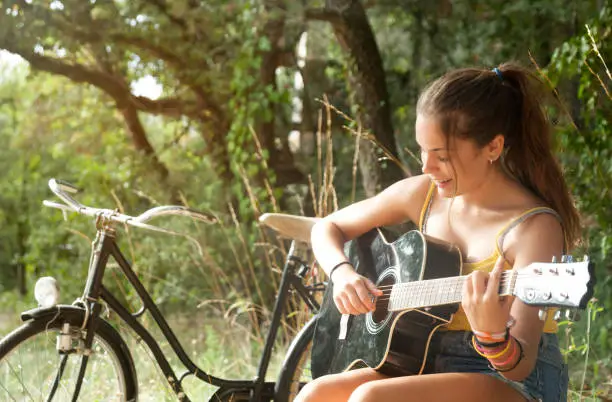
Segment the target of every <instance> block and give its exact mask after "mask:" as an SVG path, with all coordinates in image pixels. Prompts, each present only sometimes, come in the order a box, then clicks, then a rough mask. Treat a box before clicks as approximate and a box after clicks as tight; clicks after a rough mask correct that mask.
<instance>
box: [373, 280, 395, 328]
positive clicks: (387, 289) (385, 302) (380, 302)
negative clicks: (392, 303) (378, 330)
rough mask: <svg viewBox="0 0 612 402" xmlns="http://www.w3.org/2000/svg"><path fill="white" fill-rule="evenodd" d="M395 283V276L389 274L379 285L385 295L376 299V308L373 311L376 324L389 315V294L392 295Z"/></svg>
mask: <svg viewBox="0 0 612 402" xmlns="http://www.w3.org/2000/svg"><path fill="white" fill-rule="evenodd" d="M394 284H395V278H394V277H393V276H387V277H386V278H384V279H383V280H381V281H380V282H379V283H378V284H377V287H378V288H379V289H380V290H382V291H383V295H382V296H379V297H378V299H376V310H374V311H373V312H372V321H373V322H374V323H375V324H378V323H381V322H383V321H384V320H385V319H386V318H387V316H388V315H389V310H388V308H389V296H390V295H391V286H393V285H394Z"/></svg>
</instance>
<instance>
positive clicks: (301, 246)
mask: <svg viewBox="0 0 612 402" xmlns="http://www.w3.org/2000/svg"><path fill="white" fill-rule="evenodd" d="M49 187H50V189H51V190H52V191H53V193H55V195H57V196H58V197H59V198H60V199H61V200H62V201H63V203H58V202H53V201H44V202H43V203H44V205H45V206H47V207H51V208H57V209H60V210H62V211H69V212H77V213H80V214H83V215H88V216H91V217H94V218H95V227H96V238H95V240H94V241H93V243H92V253H91V258H90V262H89V271H88V275H87V281H86V284H85V288H84V291H83V297H81V298H79V299H77V301H75V303H73V304H72V305H61V304H55V303H57V301H56V300H52V301H51V303H50V304H52V305H48V306H43V307H38V308H35V309H33V310H29V311H26V312H23V313H22V314H21V318H22V320H23V321H24V322H25V323H24V324H23V325H22V326H20V327H19V328H17V329H15V330H13V331H12V332H11V333H9V334H8V335H7V336H6V337H4V338H3V339H2V340H1V341H0V400H3V401H4V400H22V399H24V400H39V399H40V400H46V401H59V400H61V401H63V400H72V401H76V400H77V399H79V398H81V399H80V400H84V401H94V400H104V401H106V400H120V401H136V400H137V399H138V381H137V373H136V369H135V365H134V360H133V358H132V355H131V353H130V351H129V349H128V347H127V345H126V342H125V341H124V339H123V338H122V337H121V335H120V334H119V333H118V332H117V330H116V329H115V328H114V327H113V326H112V325H111V324H110V323H109V322H108V321H107V320H105V319H104V317H102V316H101V313H102V310H103V308H108V309H110V310H111V311H113V312H114V313H115V314H116V315H117V316H118V317H119V319H120V320H121V321H123V323H125V324H127V326H128V327H129V328H130V329H131V330H132V331H133V332H134V333H135V334H136V335H137V336H138V337H139V338H140V339H141V340H142V341H143V342H144V344H145V345H146V346H147V348H148V349H149V350H150V352H151V353H152V355H153V356H154V358H155V362H156V364H157V365H158V366H159V368H160V369H161V371H162V372H163V374H164V376H165V378H166V380H167V382H168V385H169V386H170V388H171V389H172V391H173V392H174V393H175V394H176V396H177V399H178V400H181V401H188V400H189V398H188V397H187V395H186V394H185V392H184V391H183V386H182V382H183V380H184V379H185V378H186V377H188V376H195V377H196V378H198V379H199V380H202V381H205V382H208V383H209V384H211V385H213V386H217V387H219V388H218V389H217V390H216V392H215V393H214V394H213V395H212V397H211V398H210V399H209V401H271V400H274V401H277V402H286V401H291V400H293V398H294V396H295V394H296V393H297V391H299V388H300V387H301V386H302V385H303V381H300V376H301V375H302V372H303V370H304V369H307V367H306V366H307V364H308V360H309V350H310V345H311V342H312V336H313V332H314V324H315V322H316V317H317V316H316V315H313V317H312V318H311V319H310V320H309V321H308V322H307V323H306V324H305V325H304V327H303V328H302V329H301V330H300V332H299V333H298V334H297V335H296V337H295V338H294V339H293V340H292V342H291V344H290V346H289V349H288V351H287V353H286V354H285V357H284V361H283V364H282V367H281V369H280V373H279V375H278V377H277V380H276V381H275V382H269V381H268V382H266V381H265V377H266V373H267V370H268V367H269V363H270V357H271V354H272V348H273V343H274V341H275V338H276V336H277V332H278V328H279V326H280V323H281V317H282V315H283V308H284V305H285V303H286V302H287V300H288V296H289V295H290V292H292V291H295V292H296V293H297V294H298V295H299V296H300V298H301V299H302V300H303V301H304V302H305V303H306V305H307V306H308V307H309V309H310V310H311V311H312V312H313V313H316V312H317V311H318V309H319V303H318V302H317V300H316V298H315V293H316V292H319V291H322V290H323V289H324V286H325V284H324V283H315V284H313V285H310V286H307V285H306V284H305V283H304V278H305V276H306V274H307V273H308V272H309V269H310V267H309V265H308V263H307V255H308V249H307V247H306V244H305V242H306V241H308V234H309V232H310V228H311V227H312V225H313V224H314V222H315V219H316V218H304V217H297V216H291V215H284V214H265V215H263V216H262V218H261V219H260V220H261V221H262V222H263V223H264V224H266V225H267V226H270V227H272V228H273V229H275V230H276V231H277V232H279V233H280V234H281V235H284V236H285V237H292V238H293V239H294V240H292V242H291V246H290V248H289V252H288V255H287V258H286V260H285V264H284V267H283V271H282V276H281V281H280V284H279V290H278V294H277V297H276V301H275V305H274V309H273V312H272V318H271V322H270V326H269V329H268V332H267V334H266V339H265V344H264V348H263V352H262V355H261V358H260V360H259V365H258V368H257V373H256V376H255V378H254V379H251V380H228V379H223V378H219V377H215V376H213V375H210V374H208V373H207V372H206V371H204V370H202V369H201V368H199V367H198V366H197V365H196V364H195V363H194V362H193V361H192V360H191V359H190V358H189V356H188V355H187V353H186V352H185V349H184V348H183V347H182V346H181V344H180V342H179V341H178V339H177V337H176V335H175V334H174V332H173V331H172V330H171V329H170V326H169V325H168V323H167V321H166V319H165V318H164V316H163V315H162V313H161V312H160V309H159V308H158V306H157V305H156V304H155V302H154V301H153V300H152V298H151V296H150V295H149V293H148V292H147V290H146V289H145V288H144V286H143V284H142V283H141V282H140V280H139V279H138V277H137V275H136V273H135V272H134V271H133V270H132V268H131V266H130V264H129V263H128V261H127V260H126V258H125V257H124V256H123V254H122V253H121V251H120V249H119V246H118V244H117V241H116V236H117V232H116V230H115V226H116V224H127V225H131V226H135V227H139V228H143V229H149V230H153V231H157V232H162V233H167V234H174V235H183V234H181V233H177V232H173V231H171V230H168V229H164V228H161V227H159V226H154V225H151V224H149V223H147V222H148V221H150V220H151V219H153V218H155V217H159V216H162V215H181V216H189V217H191V218H192V219H196V220H198V221H203V222H207V223H211V222H212V221H214V218H213V217H211V216H209V215H206V214H204V213H202V212H198V211H195V210H192V209H188V208H185V207H181V206H162V207H156V208H152V209H150V210H148V211H146V212H144V213H142V214H141V215H139V216H136V217H133V216H129V215H125V214H121V213H119V212H117V211H116V210H109V209H99V208H93V207H88V206H85V205H83V204H80V203H79V202H77V201H76V200H75V199H74V198H73V197H72V196H71V195H70V194H68V193H71V194H74V193H76V192H77V191H78V190H77V189H76V188H75V187H74V186H72V185H70V184H69V183H66V182H63V181H59V180H54V179H51V180H50V181H49ZM183 236H185V237H188V236H186V235H183ZM296 238H297V240H295V239H296ZM192 240H193V239H192ZM300 240H301V241H300ZM110 258H113V259H114V260H115V261H116V263H117V264H118V266H119V268H120V269H121V271H122V273H123V275H125V277H126V278H127V280H128V282H129V283H130V285H131V286H132V287H133V289H134V290H135V291H136V293H137V295H138V296H139V298H140V301H141V302H142V306H141V308H140V310H138V311H136V312H130V311H128V309H127V308H126V307H124V306H123V305H122V304H121V303H120V302H119V300H118V299H117V297H115V296H114V295H113V294H112V293H111V292H110V291H109V290H108V289H107V288H106V287H105V286H104V283H103V278H104V274H105V267H106V265H107V263H108V261H109V259H110ZM47 290H48V291H51V293H50V294H51V296H53V288H49V289H47ZM47 296H48V295H47ZM51 299H53V297H51ZM146 311H148V312H150V314H151V316H152V318H153V320H154V321H155V323H156V324H157V326H158V327H159V329H160V330H161V332H162V334H163V337H164V338H165V339H166V340H167V341H168V343H169V345H170V346H171V350H172V352H173V353H174V354H175V356H176V357H178V359H179V360H180V362H181V363H182V365H183V366H184V368H185V371H184V372H183V373H182V374H180V375H178V374H177V373H175V371H174V370H173V369H172V367H171V366H170V364H169V361H168V359H167V358H166V356H165V355H164V353H163V352H162V350H161V348H160V346H159V344H158V342H157V341H156V340H155V339H154V338H153V336H152V335H151V333H150V332H149V331H148V330H147V329H146V328H145V327H144V326H143V325H142V324H141V323H140V321H139V320H138V318H139V317H141V316H142V315H143V314H144V313H145V312H146ZM42 349H49V350H48V352H49V356H51V357H50V358H43V356H47V355H43V350H42ZM21 351H23V353H24V354H25V356H27V355H31V354H32V353H34V356H35V357H38V361H37V363H38V364H35V365H33V366H35V367H23V365H24V363H23V361H22V358H23V357H22V356H24V355H22V354H21ZM46 369H48V370H49V371H48V372H44V373H42V375H41V371H42V370H46ZM24 370H25V372H24ZM109 370H110V371H109ZM94 371H95V372H94ZM32 377H35V378H36V379H40V380H41V381H42V384H31V379H32ZM109 384H110V385H112V386H111V387H109V386H108V385H109ZM102 385H104V387H102ZM29 386H33V387H34V388H33V389H31V390H30V389H27V387H29ZM106 391H109V392H110V394H100V392H106Z"/></svg>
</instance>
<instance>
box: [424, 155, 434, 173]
mask: <svg viewBox="0 0 612 402" xmlns="http://www.w3.org/2000/svg"><path fill="white" fill-rule="evenodd" d="M435 159H436V158H435V157H434V158H430V157H429V154H428V153H427V152H422V153H421V162H423V166H422V167H421V170H422V171H423V173H426V174H427V173H431V172H433V171H435V170H436V162H435Z"/></svg>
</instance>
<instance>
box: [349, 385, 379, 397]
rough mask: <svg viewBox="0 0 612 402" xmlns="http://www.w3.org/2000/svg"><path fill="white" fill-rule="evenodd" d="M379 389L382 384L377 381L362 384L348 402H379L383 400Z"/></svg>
mask: <svg viewBox="0 0 612 402" xmlns="http://www.w3.org/2000/svg"><path fill="white" fill-rule="evenodd" d="M379 389H380V384H377V383H376V381H372V382H367V383H365V384H361V385H360V386H358V387H357V388H355V390H354V391H353V393H352V394H351V397H350V398H349V400H348V402H379V401H380V400H381V396H380V395H379V392H378V390H379Z"/></svg>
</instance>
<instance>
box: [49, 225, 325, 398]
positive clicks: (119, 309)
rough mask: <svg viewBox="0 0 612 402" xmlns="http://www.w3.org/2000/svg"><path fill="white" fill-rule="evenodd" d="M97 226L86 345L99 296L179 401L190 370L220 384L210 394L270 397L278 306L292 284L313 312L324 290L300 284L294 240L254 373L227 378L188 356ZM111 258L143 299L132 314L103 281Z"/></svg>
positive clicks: (108, 234) (107, 232)
mask: <svg viewBox="0 0 612 402" xmlns="http://www.w3.org/2000/svg"><path fill="white" fill-rule="evenodd" d="M97 228H98V231H97V235H96V239H95V240H94V242H93V245H92V255H91V259H90V263H89V272H88V277H87V283H86V285H85V289H84V293H83V302H84V303H86V304H87V305H86V306H84V307H85V308H86V310H87V311H88V312H89V314H88V315H86V317H87V318H86V320H87V322H86V323H84V325H85V329H86V330H87V337H86V339H85V347H86V348H90V347H91V342H92V339H93V334H94V332H95V328H96V320H98V319H100V318H99V315H100V311H101V307H102V305H101V303H100V300H102V301H104V302H105V303H106V304H107V305H108V307H109V308H110V309H111V310H112V311H114V312H115V313H116V314H117V315H118V316H119V317H120V319H121V320H122V321H123V322H125V323H126V324H127V325H128V326H129V327H130V328H131V329H132V330H133V331H134V332H135V333H136V334H138V336H139V337H140V338H141V339H142V340H143V341H144V343H145V344H146V345H147V347H148V348H149V349H150V350H151V352H152V354H153V356H154V358H155V360H156V363H157V364H158V366H159V367H160V369H161V370H162V372H163V373H164V376H165V377H166V379H167V381H168V384H169V385H170V387H171V388H172V390H173V391H174V392H175V393H176V394H177V397H179V400H184V401H187V400H189V399H188V398H187V396H186V395H185V393H184V392H183V388H182V385H181V384H182V381H183V379H184V378H185V377H187V376H188V375H194V376H195V377H197V378H198V379H200V380H202V381H205V382H207V383H210V384H211V385H213V386H217V387H219V388H220V389H219V390H218V391H217V393H216V394H215V395H217V394H219V393H220V392H222V391H224V390H232V389H233V390H242V391H248V392H249V393H250V400H251V401H259V400H260V398H261V397H262V395H270V396H271V397H272V398H273V397H274V389H273V386H274V383H266V382H265V375H266V372H267V370H268V366H269V362H270V357H271V355H272V349H273V344H274V340H275V338H276V335H277V333H278V328H279V327H280V323H281V317H282V313H283V308H284V305H285V303H286V302H287V299H288V296H289V293H290V289H291V287H293V288H294V289H295V290H296V291H297V293H298V294H299V295H300V297H301V298H302V299H303V300H304V301H305V302H306V304H307V305H308V307H309V308H310V309H311V310H313V311H315V312H316V311H318V309H319V303H318V302H317V301H316V300H315V298H314V297H313V295H312V293H313V291H318V290H322V289H323V287H322V285H314V286H312V287H307V286H305V285H304V284H303V283H302V279H303V277H304V275H305V274H306V272H307V271H308V269H309V268H308V266H307V265H306V264H305V262H304V261H303V260H302V259H301V258H300V257H298V256H297V255H296V254H298V248H299V247H298V245H297V243H296V242H292V244H291V247H290V250H289V254H288V257H287V259H286V261H285V266H284V268H283V273H282V277H281V281H280V285H279V291H278V296H277V299H276V302H275V305H274V310H273V313H272V321H271V324H270V328H269V331H268V333H267V336H266V341H265V345H264V350H263V353H262V356H261V359H260V361H259V365H258V369H257V375H256V376H255V378H254V379H252V380H227V379H223V378H219V377H215V376H212V375H210V374H208V373H207V372H206V371H204V370H203V369H201V368H200V367H198V366H197V365H196V364H195V363H194V362H193V361H192V360H191V359H190V358H189V356H188V355H187V353H186V352H185V350H184V349H183V347H182V346H181V344H180V342H179V340H178V339H177V337H176V335H175V334H174V332H173V331H172V329H171V328H170V326H169V325H168V323H167V321H166V320H165V319H164V317H163V315H162V313H161V312H160V310H159V308H158V307H157V305H156V304H155V302H154V301H153V300H152V298H151V296H150V295H149V293H148V292H147V290H146V289H145V288H144V286H143V284H142V283H141V282H140V280H139V279H138V277H137V275H136V273H135V272H134V271H133V270H132V268H131V265H130V264H129V262H128V261H127V260H126V258H125V257H124V256H123V254H122V253H121V251H120V249H119V246H118V245H117V243H116V237H115V236H116V234H115V230H114V229H113V228H112V227H111V226H109V225H104V224H102V225H100V224H99V223H98V225H97ZM111 257H112V258H113V259H114V260H115V261H116V262H117V264H118V265H119V267H120V268H121V271H122V272H123V274H124V275H125V276H126V278H127V279H128V281H129V282H130V284H131V285H132V286H133V288H134V289H135V290H136V292H137V294H138V296H139V297H140V299H141V301H142V307H141V308H140V310H139V311H137V312H135V313H131V312H129V311H128V310H127V309H126V308H125V307H124V306H123V305H122V304H121V303H120V302H119V300H118V299H117V298H116V297H115V296H114V295H113V294H112V293H111V292H110V291H109V290H108V289H107V288H106V287H105V286H104V284H103V277H104V273H105V268H106V265H107V263H108V260H109V258H111ZM147 310H148V311H149V312H150V313H151V316H152V317H153V320H154V321H155V322H156V323H157V325H158V326H159V328H160V330H161V332H162V334H163V336H164V338H165V339H166V340H167V341H168V343H169V344H170V346H171V348H172V351H173V352H174V353H175V354H176V356H177V357H178V358H179V360H180V361H181V363H182V364H183V365H184V367H185V368H186V371H185V372H184V373H183V374H181V375H180V376H177V374H176V373H175V372H174V370H173V369H172V367H171V366H170V364H169V362H168V360H167V359H166V357H165V356H164V354H163V352H162V350H161V348H160V347H159V345H158V343H157V341H156V340H155V339H154V338H153V336H152V335H151V334H150V333H149V331H148V330H147V329H146V328H145V327H144V326H143V325H142V324H141V323H140V322H139V321H138V318H139V317H140V316H141V315H142V314H144V313H145V312H146V311H147ZM86 365H87V358H86V356H84V357H83V360H82V366H81V372H80V374H79V378H78V380H77V384H80V382H81V381H82V377H83V374H84V372H85V368H86ZM59 376H61V372H60V373H58V379H57V380H59ZM79 387H80V385H77V390H75V393H76V395H78V392H79V390H78V388H79Z"/></svg>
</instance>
